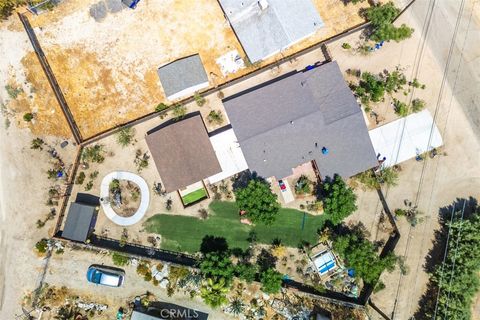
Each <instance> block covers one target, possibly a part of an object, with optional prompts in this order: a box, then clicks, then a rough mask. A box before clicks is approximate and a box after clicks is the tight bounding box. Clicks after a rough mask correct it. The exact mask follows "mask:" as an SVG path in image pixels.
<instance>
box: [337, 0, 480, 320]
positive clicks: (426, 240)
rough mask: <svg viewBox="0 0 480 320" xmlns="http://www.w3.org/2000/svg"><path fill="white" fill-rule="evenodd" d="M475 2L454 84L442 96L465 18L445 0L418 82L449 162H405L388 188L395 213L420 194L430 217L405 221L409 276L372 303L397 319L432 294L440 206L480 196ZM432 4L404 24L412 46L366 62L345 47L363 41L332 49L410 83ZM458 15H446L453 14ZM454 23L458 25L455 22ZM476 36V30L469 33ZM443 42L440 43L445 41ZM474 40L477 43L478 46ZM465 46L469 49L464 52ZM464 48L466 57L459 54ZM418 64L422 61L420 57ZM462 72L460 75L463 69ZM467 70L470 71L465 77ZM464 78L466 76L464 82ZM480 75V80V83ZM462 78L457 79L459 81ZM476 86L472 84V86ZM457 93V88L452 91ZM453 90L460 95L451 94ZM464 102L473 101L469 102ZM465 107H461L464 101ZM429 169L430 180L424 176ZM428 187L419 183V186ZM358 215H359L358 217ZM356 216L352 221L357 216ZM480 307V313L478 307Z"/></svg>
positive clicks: (344, 61) (343, 60) (382, 108)
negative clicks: (428, 290) (398, 72)
mask: <svg viewBox="0 0 480 320" xmlns="http://www.w3.org/2000/svg"><path fill="white" fill-rule="evenodd" d="M473 3H474V2H473V1H467V2H466V6H465V7H466V9H465V11H464V18H463V19H462V23H461V25H460V29H459V34H458V35H457V40H456V48H455V50H454V51H453V58H452V60H451V65H450V68H449V71H448V74H447V83H446V86H445V88H444V90H443V92H442V93H441V92H440V86H441V81H442V77H443V71H444V69H445V62H446V60H445V59H446V56H447V52H448V48H449V45H450V41H451V39H452V34H453V28H454V27H453V26H454V23H455V18H456V16H457V13H458V5H459V4H460V2H459V1H458V2H457V1H445V2H443V1H442V2H441V5H439V7H438V8H437V10H438V11H436V13H435V14H434V18H433V19H432V24H433V25H432V26H431V28H432V30H435V31H434V34H433V35H430V36H429V38H428V39H427V43H426V46H425V50H424V53H423V55H422V56H421V60H420V65H419V72H418V79H419V80H420V82H422V83H426V85H427V88H426V89H425V90H416V91H415V95H414V98H415V97H419V98H421V99H424V100H425V101H426V102H427V107H428V109H429V110H430V111H431V112H432V114H433V112H434V110H435V107H436V105H437V102H439V107H438V117H437V120H436V123H437V126H438V127H439V129H440V131H441V133H442V137H443V139H444V143H445V151H446V152H447V154H448V155H447V156H442V157H437V158H436V159H434V160H429V161H427V163H426V165H425V167H423V163H417V162H415V161H408V162H405V163H403V164H402V172H401V173H400V180H399V183H398V186H396V187H393V188H391V189H389V190H385V194H386V197H387V202H388V203H389V206H390V208H391V209H395V208H398V207H402V206H403V200H404V199H410V200H415V198H416V197H417V196H418V204H419V209H420V210H421V211H423V212H424V213H425V214H424V219H425V221H424V222H423V223H422V224H420V225H418V226H417V227H416V228H414V229H410V227H409V225H408V224H407V223H406V222H405V220H403V219H399V221H398V224H399V228H400V232H401V234H402V238H401V239H400V242H399V244H398V246H397V248H396V253H397V255H401V256H405V258H406V263H407V266H408V268H409V269H410V272H409V274H408V275H407V276H404V277H401V278H400V275H399V271H398V270H396V271H395V272H393V273H391V274H388V273H386V274H384V275H382V280H383V281H384V282H385V283H386V285H387V288H386V289H384V290H382V291H380V292H379V293H378V294H375V295H374V296H373V297H372V300H373V301H374V302H375V303H376V304H377V306H379V307H380V308H381V309H382V310H383V311H384V312H385V313H386V314H387V315H392V314H393V319H408V318H409V317H410V316H412V315H413V313H414V312H415V310H416V309H417V303H418V300H419V298H420V296H421V295H422V293H423V292H424V290H425V287H426V284H427V281H428V275H427V274H426V273H425V271H424V269H423V263H424V257H425V255H426V254H427V252H428V250H429V249H430V248H431V246H432V242H431V241H432V239H433V234H434V230H435V229H436V228H438V223H437V215H438V210H439V209H440V208H441V207H444V206H447V205H449V204H451V203H452V202H453V201H454V200H455V199H456V198H461V197H465V198H466V197H469V196H473V197H476V198H478V197H479V196H480V194H479V191H478V190H480V188H479V187H480V175H479V172H480V166H479V163H478V159H479V157H478V155H479V152H480V144H479V136H478V134H477V132H478V131H477V128H476V127H475V126H476V125H475V122H476V121H477V120H478V119H479V113H478V111H479V108H478V107H476V106H478V92H479V91H478V71H477V72H476V71H475V70H478V67H476V68H475V66H476V65H477V66H478V62H479V59H478V46H475V45H473V43H478V41H476V40H475V39H478V35H479V33H478V28H479V25H480V24H479V20H478V9H479V8H478V3H477V6H476V8H475V11H474V15H473V19H472V22H471V24H470V25H468V22H469V16H470V12H471V9H472V5H473ZM427 4H428V2H427V1H417V3H416V4H415V5H413V6H412V8H411V10H409V11H407V13H406V14H405V15H404V16H403V17H402V18H401V19H400V21H399V23H402V22H406V23H407V24H409V25H412V26H414V27H415V29H416V32H415V33H414V35H413V37H412V38H411V39H409V40H407V41H404V42H401V43H399V44H396V43H387V44H386V46H384V47H383V48H382V49H381V50H380V51H377V52H375V53H374V54H372V55H371V56H368V57H363V56H359V55H355V54H352V53H350V52H346V51H345V50H343V49H341V47H340V46H341V44H342V43H343V42H345V41H348V42H350V43H355V39H357V37H356V36H355V35H352V36H351V37H350V38H347V39H344V40H342V41H339V42H338V43H335V44H332V45H331V47H330V50H331V52H332V54H333V56H334V58H335V59H337V61H338V62H339V64H340V65H341V67H342V68H343V69H347V68H358V67H359V66H361V69H362V70H365V71H371V72H379V71H381V70H383V69H384V68H385V69H389V70H392V69H393V68H394V67H395V66H397V65H401V66H402V67H403V68H405V71H404V72H405V74H406V75H407V77H412V76H413V70H414V66H415V63H418V60H416V59H415V55H416V52H417V48H418V47H419V44H420V34H421V29H422V25H421V24H420V25H419V24H418V21H417V18H416V15H419V16H421V17H423V16H424V15H425V12H426V11H425V9H426V7H427ZM452 7H453V8H456V10H457V11H455V10H452V11H447V9H446V8H452ZM452 18H453V22H452ZM467 30H470V32H467ZM440 39H441V40H440ZM472 42H473V43H472ZM464 43H466V45H465V46H463V45H464ZM462 48H463V49H464V51H463V54H460V52H459V49H462ZM417 59H418V57H417ZM460 68H461V69H460ZM464 70H465V72H463V71H464ZM457 72H459V77H458V78H457ZM475 77H477V78H475ZM456 80H458V81H456ZM466 83H469V84H470V86H466V85H465V84H466ZM452 88H453V90H452ZM452 91H453V93H452ZM465 97H466V98H467V100H468V99H471V100H470V103H469V102H468V101H467V102H464V101H465ZM406 99H407V98H406V97H405V98H404V100H406ZM460 101H462V103H459V102H460ZM376 111H377V112H380V115H381V116H383V117H385V118H386V119H389V118H392V117H393V115H392V113H393V112H392V110H391V107H390V106H389V104H388V103H385V104H380V105H378V106H376ZM422 170H423V176H422ZM421 179H422V182H421V183H420V180H421ZM375 196H376V195H374V194H373V193H365V194H364V195H362V196H361V197H360V199H359V208H360V210H359V212H357V213H356V215H357V216H359V220H361V221H362V222H364V223H365V224H366V225H367V228H369V229H370V230H371V233H372V234H375V233H376V231H375V230H376V224H375V220H376V219H378V214H379V212H380V210H379V203H378V200H375ZM354 217H355V216H354ZM354 217H353V218H354ZM477 309H478V307H477Z"/></svg>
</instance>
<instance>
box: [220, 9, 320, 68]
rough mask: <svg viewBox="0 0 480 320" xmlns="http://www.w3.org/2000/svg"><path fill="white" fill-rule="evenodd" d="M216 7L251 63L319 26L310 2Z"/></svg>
mask: <svg viewBox="0 0 480 320" xmlns="http://www.w3.org/2000/svg"><path fill="white" fill-rule="evenodd" d="M219 3H220V5H221V6H222V8H223V11H224V12H225V14H226V15H227V17H228V20H229V21H230V24H231V25H232V28H233V29H234V31H235V33H236V35H237V37H238V39H239V41H240V42H241V44H242V46H243V48H244V49H245V52H246V53H247V56H248V58H249V59H250V61H251V62H252V63H253V62H256V61H259V60H262V59H265V58H266V57H268V56H271V55H273V54H275V53H277V52H279V51H280V50H282V49H284V48H286V47H288V46H290V45H292V44H293V43H295V42H298V41H300V40H302V39H303V38H306V37H307V36H309V35H311V34H313V33H314V32H315V31H317V30H318V29H319V28H321V27H322V26H323V21H322V19H321V18H320V15H319V14H318V11H317V9H316V8H315V6H314V4H313V3H312V1H311V0H261V1H258V0H244V1H238V0H219Z"/></svg>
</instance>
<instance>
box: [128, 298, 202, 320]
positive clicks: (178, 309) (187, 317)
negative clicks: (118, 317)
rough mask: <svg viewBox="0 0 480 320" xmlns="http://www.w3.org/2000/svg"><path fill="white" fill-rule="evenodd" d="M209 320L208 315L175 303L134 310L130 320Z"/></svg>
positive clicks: (158, 304) (164, 303)
mask: <svg viewBox="0 0 480 320" xmlns="http://www.w3.org/2000/svg"><path fill="white" fill-rule="evenodd" d="M193 319H194V320H207V319H208V314H207V313H204V312H201V311H198V310H195V309H189V308H185V307H182V306H179V305H176V304H173V303H166V302H158V301H155V302H152V303H150V305H149V307H148V309H147V310H142V311H140V310H134V311H133V312H132V317H131V318H130V320H193Z"/></svg>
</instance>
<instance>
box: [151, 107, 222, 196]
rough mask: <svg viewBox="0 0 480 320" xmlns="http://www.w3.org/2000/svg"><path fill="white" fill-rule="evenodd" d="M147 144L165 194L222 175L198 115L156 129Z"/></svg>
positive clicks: (152, 131)
mask: <svg viewBox="0 0 480 320" xmlns="http://www.w3.org/2000/svg"><path fill="white" fill-rule="evenodd" d="M146 141H147V145H148V148H149V149H150V153H151V154H152V158H153V161H154V162H155V165H156V167H157V170H158V173H159V174H160V179H161V180H162V182H163V185H164V187H165V191H166V192H172V191H175V190H178V189H182V188H185V187H187V186H189V185H191V184H194V183H196V182H199V181H202V180H203V179H206V178H208V177H210V176H212V175H214V174H217V173H219V172H221V171H222V168H221V167H220V164H219V163H218V160H217V156H216V155H215V151H214V150H213V147H212V144H211V142H210V139H209V137H208V133H207V129H206V128H205V124H204V123H203V120H202V117H201V116H200V115H199V114H198V113H196V114H191V115H189V116H187V118H185V119H183V120H180V121H177V122H175V121H173V122H169V123H166V124H164V125H162V126H159V127H157V128H154V129H153V130H151V131H150V132H148V134H147V137H146Z"/></svg>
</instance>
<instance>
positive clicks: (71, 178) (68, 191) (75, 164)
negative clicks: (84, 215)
mask: <svg viewBox="0 0 480 320" xmlns="http://www.w3.org/2000/svg"><path fill="white" fill-rule="evenodd" d="M82 151H83V147H82V146H81V145H79V146H78V148H77V155H76V156H75V160H74V162H73V168H72V172H70V175H69V177H68V181H67V187H66V189H65V194H64V195H63V200H62V205H61V207H60V212H59V213H58V218H57V224H56V225H55V229H54V230H53V234H54V235H55V234H57V233H58V231H59V230H60V228H61V226H62V223H63V218H64V217H65V211H66V210H67V205H68V201H69V200H70V196H71V194H72V189H73V184H74V180H75V176H76V175H77V171H78V168H79V167H80V158H81V157H82Z"/></svg>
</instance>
